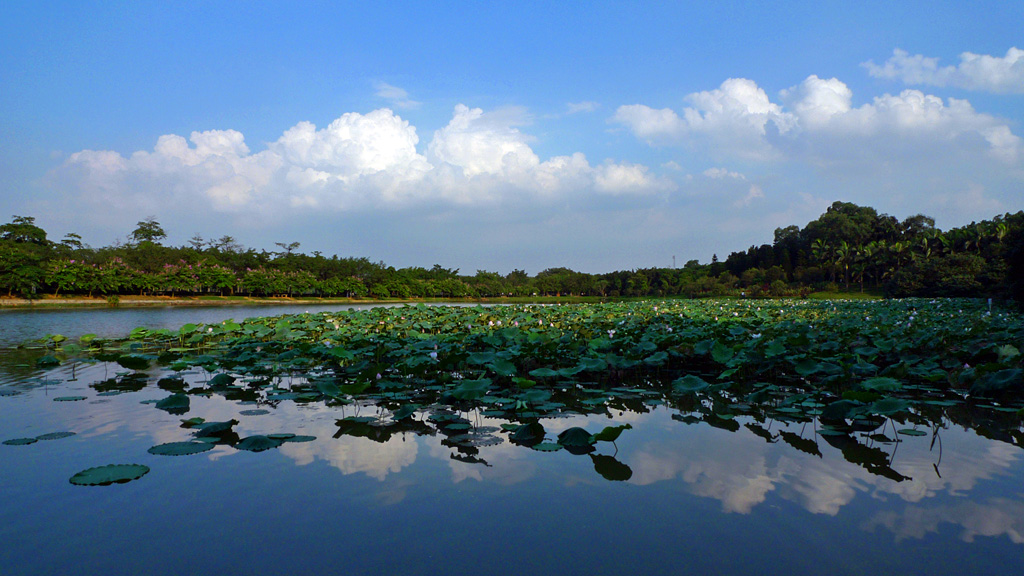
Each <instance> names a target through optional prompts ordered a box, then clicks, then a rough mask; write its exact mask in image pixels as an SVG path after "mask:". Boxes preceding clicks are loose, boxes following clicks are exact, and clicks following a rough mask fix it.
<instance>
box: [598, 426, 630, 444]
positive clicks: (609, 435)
mask: <svg viewBox="0 0 1024 576" xmlns="http://www.w3.org/2000/svg"><path fill="white" fill-rule="evenodd" d="M632 429H633V426H632V425H631V424H622V425H620V426H605V428H604V430H601V431H600V432H598V433H597V434H594V435H593V436H591V437H590V443H591V444H593V443H594V442H615V440H617V439H618V437H619V435H620V434H622V431H623V430H632Z"/></svg>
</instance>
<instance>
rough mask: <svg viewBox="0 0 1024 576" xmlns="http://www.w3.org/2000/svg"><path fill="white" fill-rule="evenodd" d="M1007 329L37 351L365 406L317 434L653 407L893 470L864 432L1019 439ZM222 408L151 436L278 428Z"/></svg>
mask: <svg viewBox="0 0 1024 576" xmlns="http://www.w3.org/2000/svg"><path fill="white" fill-rule="evenodd" d="M1022 341H1024V319H1022V317H1021V316H1020V314H1019V313H1016V312H1011V311H1006V310H1001V309H1000V308H998V307H995V308H993V309H992V310H990V309H989V308H988V307H987V306H985V305H984V304H982V303H980V302H979V301H977V300H958V299H940V300H920V299H907V300H892V301H888V302H879V301H875V302H849V301H846V302H810V301H779V300H761V301H749V300H748V301H739V300H717V301H716V300H698V301H681V300H673V301H663V302H656V301H644V302H625V303H623V302H620V303H609V304H579V305H561V306H537V305H528V306H495V307H489V308H484V307H473V308H469V307H462V308H459V307H448V306H440V307H428V306H424V305H419V306H406V307H398V308H376V309H372V310H365V311H348V312H332V313H320V314H298V315H286V316H280V317H272V318H252V319H248V320H246V321H244V322H234V321H231V320H228V321H225V322H222V323H217V324H211V325H196V324H186V325H185V326H182V327H181V328H180V329H179V330H176V331H170V330H166V329H162V330H150V329H147V328H144V327H140V328H137V329H135V330H133V331H132V332H131V334H130V335H129V337H127V338H125V339H123V340H111V341H100V340H98V339H96V338H95V337H93V336H88V335H87V336H84V337H82V338H81V339H80V341H79V342H72V341H71V340H69V339H67V338H64V337H63V336H60V335H51V336H48V337H46V338H44V339H43V341H42V342H41V343H42V344H43V345H44V346H45V347H46V348H47V349H48V350H46V351H45V352H44V353H45V354H46V355H45V356H41V357H39V359H38V361H37V365H39V366H52V365H55V364H57V363H62V362H68V363H75V362H82V361H85V362H92V361H103V362H110V363H117V364H118V365H120V366H121V367H123V368H126V369H128V370H129V371H128V372H120V373H119V375H118V376H116V377H112V378H110V379H107V380H104V381H101V382H97V383H94V384H92V385H91V387H92V388H94V389H95V390H96V392H98V393H101V394H117V393H126V392H133V391H139V390H143V389H145V388H147V387H148V386H149V384H150V383H149V381H150V378H152V377H153V376H152V375H151V374H152V370H150V369H151V368H152V367H153V366H154V365H160V366H162V367H163V371H164V373H165V374H166V373H167V372H170V374H169V375H166V376H164V377H163V378H161V379H160V380H159V381H158V382H157V385H158V386H159V387H160V388H161V389H163V390H165V391H167V392H168V393H169V394H170V395H168V396H166V397H165V398H163V399H162V400H159V401H157V402H156V404H155V407H156V408H157V409H160V410H164V411H167V412H169V413H171V414H181V415H183V414H186V413H188V412H189V409H190V398H191V399H198V398H206V397H209V396H213V395H217V396H222V397H224V398H226V399H228V400H231V401H234V402H240V403H244V404H250V405H253V406H255V407H256V408H255V409H253V410H252V411H251V412H250V411H243V412H242V413H241V415H242V416H247V415H249V414H252V415H258V414H265V413H267V410H268V409H273V408H275V407H276V406H277V405H279V404H280V403H282V402H296V403H323V404H325V405H328V406H332V407H343V406H347V405H352V406H354V407H356V408H364V409H365V411H364V414H359V413H357V414H356V415H354V416H346V417H344V418H340V419H338V420H337V425H338V431H337V433H336V436H340V435H355V436H365V437H369V438H371V439H374V440H377V441H381V442H383V441H386V440H387V439H388V438H390V437H391V436H392V435H394V434H399V433H415V434H431V435H434V434H439V435H443V436H444V440H443V441H442V444H443V445H445V446H448V447H451V448H453V449H455V450H456V452H457V454H453V457H455V458H459V459H466V460H465V461H474V460H473V459H475V458H478V454H479V452H478V450H479V448H480V447H482V446H490V445H494V444H496V443H501V442H503V441H504V440H505V438H504V436H505V435H507V439H508V441H510V442H512V443H514V444H518V445H522V446H524V447H529V448H534V449H537V450H542V451H549V450H560V449H565V450H568V451H570V452H573V453H578V454H584V453H592V452H593V451H594V449H595V448H594V445H595V444H596V443H598V442H602V441H603V442H614V440H615V439H616V438H617V437H618V435H619V434H620V433H622V432H623V431H624V430H626V429H628V428H629V426H628V425H623V426H615V427H607V428H605V429H604V430H585V429H582V428H570V429H568V430H565V431H563V432H562V433H561V434H559V435H558V437H557V439H556V438H550V437H549V432H548V431H547V430H546V429H545V425H546V421H547V419H550V418H558V417H562V416H567V415H573V414H584V415H595V416H607V417H612V416H613V411H618V412H622V411H625V412H635V413H642V412H648V411H651V410H653V409H655V407H658V406H662V407H665V408H667V409H670V410H672V411H673V415H672V417H673V418H674V419H676V420H679V421H682V422H685V423H687V424H698V423H702V424H706V425H710V426H714V427H717V428H722V429H725V430H730V431H737V430H739V429H740V428H741V426H742V427H744V428H746V429H748V430H750V431H751V432H753V433H755V434H757V435H758V436H761V437H763V438H765V439H766V440H767V441H769V442H774V441H776V440H779V439H781V440H782V441H784V442H785V443H787V444H791V445H792V446H793V447H794V448H796V449H798V450H802V451H809V452H811V453H817V454H819V455H820V452H818V446H817V438H818V437H819V436H820V437H821V438H823V439H824V440H825V441H826V442H828V443H829V444H832V445H834V446H836V447H837V448H839V449H841V451H842V453H843V456H844V457H845V458H846V459H848V460H850V461H851V462H855V463H857V464H859V465H862V466H864V467H865V468H867V469H868V470H869V471H871V472H872V473H874V474H881V475H883V476H887V477H890V478H892V479H894V480H897V481H899V480H902V479H904V477H903V476H902V475H900V474H899V473H897V472H896V471H895V470H893V469H892V468H891V467H890V460H889V457H888V455H886V454H885V453H884V452H882V451H881V450H879V449H878V447H877V445H878V444H879V443H882V444H891V443H893V442H897V440H896V438H897V434H898V435H900V436H902V437H912V436H931V437H932V442H933V443H934V442H935V441H936V439H937V438H938V436H939V433H940V430H941V429H942V428H944V427H948V426H949V425H950V424H951V423H952V424H959V425H963V426H967V427H971V428H975V429H977V430H978V431H979V433H981V434H984V435H986V436H989V437H992V438H997V439H999V440H1002V441H1004V442H1007V443H1009V444H1011V445H1015V446H1024V433H1022V431H1021V424H1020V422H1021V417H1022V416H1024V409H1022V406H1024V402H1022V400H1024V356H1022V354H1021V351H1020V349H1019V348H1018V347H1017V346H1019V345H1020V343H1021V342H1022ZM197 374H199V375H201V376H199V377H198V378H196V375H197ZM203 374H205V376H202V375H203ZM82 398H84V397H82V396H73V397H58V398H56V400H69V401H73V400H78V399H82ZM466 414H470V415H472V414H478V415H479V416H482V417H486V418H490V419H493V422H495V423H499V424H500V428H498V427H497V426H487V425H483V426H481V425H480V423H479V422H475V421H473V420H471V419H470V418H471V417H470V416H466ZM776 422H796V423H803V424H805V425H806V426H807V427H810V428H812V429H813V430H814V434H813V437H812V438H805V437H803V436H799V435H797V434H794V433H792V432H786V431H781V432H780V431H779V430H777V427H776V429H773V423H776ZM235 424H238V421H237V420H231V421H226V422H205V421H204V420H202V419H201V418H190V419H187V420H183V427H186V428H190V429H194V432H193V435H194V436H195V437H196V438H198V439H199V440H196V441H191V442H179V443H174V444H172V445H161V446H157V447H154V448H153V449H151V453H162V454H187V453H195V452H198V451H200V450H204V449H207V448H205V447H203V446H200V445H198V444H197V443H196V442H212V443H216V444H226V445H230V446H233V447H234V448H235V449H239V450H253V451H260V450H266V449H269V448H273V447H276V446H278V445H280V444H281V442H284V441H297V440H295V439H294V438H292V436H294V435H282V437H280V438H274V437H273V436H268V435H257V436H250V437H248V438H244V439H243V438H239V437H238V435H237V434H234V433H233V432H232V427H233V426H234V425H235ZM285 436H287V437H285ZM32 440H33V439H32V438H25V439H13V440H11V442H28V441H32ZM153 450H157V452H153ZM595 458H597V459H596V460H595V469H597V470H598V472H599V473H601V474H602V475H604V476H605V477H608V478H611V479H624V478H626V477H628V474H629V469H628V467H626V466H624V465H622V464H621V463H618V462H612V460H611V459H609V458H612V459H613V457H595ZM599 464H600V465H599Z"/></svg>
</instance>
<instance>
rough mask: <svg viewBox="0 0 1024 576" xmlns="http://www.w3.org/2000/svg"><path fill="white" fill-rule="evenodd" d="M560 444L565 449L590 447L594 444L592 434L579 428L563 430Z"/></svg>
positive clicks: (559, 437) (559, 436)
mask: <svg viewBox="0 0 1024 576" xmlns="http://www.w3.org/2000/svg"><path fill="white" fill-rule="evenodd" d="M558 443H559V444H561V445H562V446H565V447H570V446H590V445H591V444H593V443H594V440H592V436H591V434H590V432H587V431H586V430H585V429H583V428H580V427H578V426H573V427H572V428H568V429H566V430H563V431H562V432H561V433H560V434H559V435H558Z"/></svg>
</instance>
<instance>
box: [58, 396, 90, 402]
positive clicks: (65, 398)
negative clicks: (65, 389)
mask: <svg viewBox="0 0 1024 576" xmlns="http://www.w3.org/2000/svg"><path fill="white" fill-rule="evenodd" d="M85 398H86V397H85V396H58V397H56V398H54V399H53V401H54V402H78V401H80V400H85Z"/></svg>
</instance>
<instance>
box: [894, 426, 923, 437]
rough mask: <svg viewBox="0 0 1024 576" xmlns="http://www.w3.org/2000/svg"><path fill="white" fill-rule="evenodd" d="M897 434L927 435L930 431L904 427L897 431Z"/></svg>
mask: <svg viewBox="0 0 1024 576" xmlns="http://www.w3.org/2000/svg"><path fill="white" fill-rule="evenodd" d="M896 433H897V434H903V435H904V436H927V435H928V433H927V432H925V431H924V430H915V429H913V428H902V429H900V430H897V431H896Z"/></svg>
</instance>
